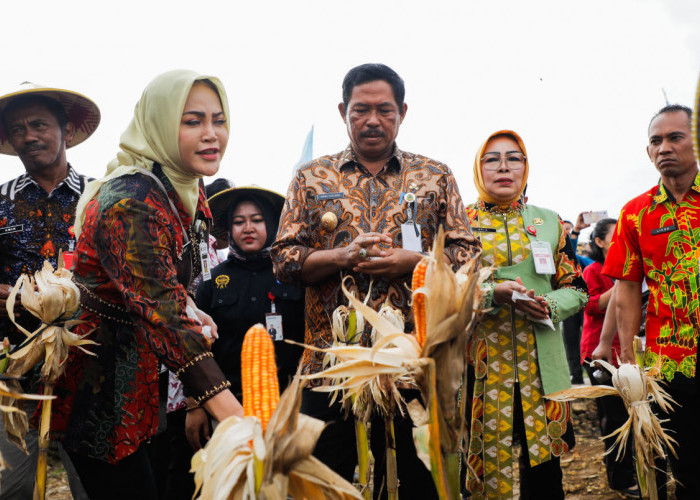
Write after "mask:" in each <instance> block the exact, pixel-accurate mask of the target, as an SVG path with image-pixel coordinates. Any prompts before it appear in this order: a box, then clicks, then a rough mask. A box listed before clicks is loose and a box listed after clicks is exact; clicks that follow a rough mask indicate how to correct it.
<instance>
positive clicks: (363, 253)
mask: <svg viewBox="0 0 700 500" xmlns="http://www.w3.org/2000/svg"><path fill="white" fill-rule="evenodd" d="M357 255H359V256H360V258H361V259H366V258H367V249H366V248H364V247H362V248H360V251H359V252H358V253H357Z"/></svg>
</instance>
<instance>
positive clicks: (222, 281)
mask: <svg viewBox="0 0 700 500" xmlns="http://www.w3.org/2000/svg"><path fill="white" fill-rule="evenodd" d="M228 282H229V277H228V276H226V275H225V274H220V275H219V276H217V277H216V279H215V280H214V283H216V288H220V289H224V288H226V287H227V286H228Z"/></svg>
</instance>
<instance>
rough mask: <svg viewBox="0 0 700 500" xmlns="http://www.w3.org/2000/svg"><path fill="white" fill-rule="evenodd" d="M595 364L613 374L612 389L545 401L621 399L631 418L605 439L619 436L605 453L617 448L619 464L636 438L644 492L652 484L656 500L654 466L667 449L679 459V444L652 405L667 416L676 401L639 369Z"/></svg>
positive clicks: (571, 391)
mask: <svg viewBox="0 0 700 500" xmlns="http://www.w3.org/2000/svg"><path fill="white" fill-rule="evenodd" d="M596 363H598V364H600V366H602V367H604V368H605V369H606V370H607V371H609V372H610V374H611V375H612V383H613V387H610V386H602V385H597V386H591V387H575V388H571V389H566V390H563V391H559V392H555V393H553V394H549V395H547V396H546V397H547V398H548V399H551V400H554V401H571V400H574V399H578V398H597V397H602V396H610V395H616V396H620V397H621V398H622V401H623V402H624V403H625V407H626V408H627V412H628V413H629V418H628V419H627V421H626V422H625V423H624V424H623V425H622V426H620V427H619V428H618V429H617V430H615V432H613V433H612V434H610V436H604V437H612V436H617V437H616V438H615V443H614V444H613V446H612V447H611V448H610V449H609V450H607V451H606V454H608V453H612V451H613V449H614V447H617V455H616V460H619V458H620V457H621V456H622V455H623V454H624V452H625V446H626V444H627V441H628V439H629V437H630V435H633V436H634V449H635V456H636V457H637V468H638V475H639V476H640V483H642V489H643V490H647V488H646V487H645V486H646V485H645V483H646V481H649V482H650V483H651V484H650V487H649V488H648V490H649V494H650V496H651V497H652V498H656V486H655V483H654V467H655V466H654V462H655V460H656V459H657V458H659V457H665V456H666V452H665V450H664V447H665V448H666V449H668V450H670V451H671V453H673V455H674V456H676V451H675V449H674V446H675V445H676V444H677V443H676V441H675V440H674V439H673V438H672V437H671V436H669V435H668V434H667V433H666V431H665V430H664V428H663V427H662V425H661V424H662V423H663V421H661V420H659V418H658V417H657V416H656V415H655V414H654V412H653V411H652V410H651V406H650V404H651V403H652V402H655V403H656V404H658V405H659V407H660V408H661V409H662V410H663V411H664V412H666V413H668V412H670V411H672V408H671V404H672V403H674V401H673V400H672V399H671V397H670V396H669V395H668V393H667V392H666V391H665V390H664V389H663V388H662V387H661V386H660V385H659V383H658V382H657V381H656V380H654V379H653V378H652V377H650V376H648V374H647V372H646V371H645V370H644V369H643V368H642V367H641V366H639V365H632V364H629V363H623V364H621V365H620V367H619V368H615V367H614V366H613V365H611V364H610V363H608V362H606V361H603V360H597V361H596ZM640 467H641V468H642V470H640Z"/></svg>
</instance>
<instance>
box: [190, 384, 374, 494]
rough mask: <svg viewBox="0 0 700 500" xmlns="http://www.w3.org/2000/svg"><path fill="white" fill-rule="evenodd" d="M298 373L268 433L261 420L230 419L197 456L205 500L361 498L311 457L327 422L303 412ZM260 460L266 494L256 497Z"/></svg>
mask: <svg viewBox="0 0 700 500" xmlns="http://www.w3.org/2000/svg"><path fill="white" fill-rule="evenodd" d="M300 405H301V385H300V377H299V375H298V374H297V376H296V377H294V380H293V381H292V383H291V384H290V385H289V387H288V388H287V389H286V390H285V391H284V393H283V394H282V396H281V397H280V402H279V405H278V406H277V409H276V410H275V412H274V414H273V415H272V418H271V419H270V421H269V423H268V425H267V428H266V430H265V433H264V434H263V432H262V426H261V424H260V421H259V420H258V419H257V418H256V417H246V418H243V419H241V418H239V417H229V418H228V419H226V420H224V421H223V422H221V424H219V426H218V427H217V428H216V430H215V431H214V434H213V435H212V438H211V440H210V441H209V442H208V443H207V445H206V446H205V447H204V448H202V449H201V450H199V451H198V452H197V453H195V455H194V457H192V471H193V472H194V474H195V484H196V492H195V495H198V498H201V499H217V500H218V499H230V500H239V499H254V498H263V499H267V500H278V499H279V500H286V499H287V498H288V497H291V498H308V499H310V500H316V499H318V500H322V499H326V498H328V499H338V500H345V499H351V498H352V499H359V500H362V497H361V496H360V494H359V493H358V492H357V490H356V489H355V488H353V486H352V485H351V484H350V483H348V482H347V481H345V480H344V479H343V478H341V477H340V476H338V475H337V474H336V473H335V472H333V471H332V470H331V469H329V468H328V467H327V466H326V465H324V464H323V463H321V462H320V461H318V460H317V459H316V458H314V457H313V456H311V452H312V451H313V449H314V447H315V446H316V441H318V437H319V436H320V435H321V432H322V431H323V428H324V423H323V422H322V421H320V420H317V419H315V418H311V417H309V416H307V415H303V414H300V413H299V407H300ZM256 458H257V462H258V463H262V471H263V472H262V485H261V486H260V494H259V496H256V494H255V490H256V488H255V475H256V472H255V467H256Z"/></svg>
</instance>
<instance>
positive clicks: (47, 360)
mask: <svg viewBox="0 0 700 500" xmlns="http://www.w3.org/2000/svg"><path fill="white" fill-rule="evenodd" d="M72 276H73V273H71V272H70V271H69V270H67V269H65V267H64V265H63V255H62V254H59V257H58V268H57V269H56V270H55V271H54V269H53V266H51V264H50V263H49V262H48V261H44V267H43V268H42V269H41V271H39V272H36V273H35V274H34V276H33V277H29V276H27V275H26V274H22V275H21V276H20V277H19V279H18V280H17V283H16V284H15V286H14V287H13V288H12V292H10V296H9V297H8V299H7V312H8V315H9V317H10V320H11V321H12V322H13V323H14V324H15V326H16V327H17V328H18V329H19V331H21V332H22V333H24V334H25V335H26V336H27V339H26V340H25V341H24V343H23V344H22V346H21V347H20V349H19V350H18V351H16V352H14V353H12V354H9V355H8V357H9V358H10V359H11V363H10V366H9V367H8V369H7V374H8V375H10V376H14V377H19V376H21V375H24V374H25V373H27V372H28V371H29V370H31V369H32V368H33V367H34V366H35V365H36V364H37V363H40V362H42V361H43V363H44V364H43V366H42V367H41V376H40V378H41V381H42V382H43V383H44V395H46V396H50V395H51V394H52V393H53V384H54V382H55V381H56V379H57V378H58V377H59V376H60V375H61V373H63V370H64V368H65V362H66V360H67V359H68V352H69V350H70V348H71V347H77V348H78V349H81V350H83V351H84V352H86V353H88V354H92V353H90V352H89V351H86V350H85V349H84V348H83V347H82V346H84V345H87V344H95V342H93V341H92V340H87V339H85V338H83V337H81V336H79V335H76V334H74V333H72V332H71V331H70V328H72V327H74V326H75V325H78V324H80V323H81V321H79V320H71V318H72V317H73V316H74V315H75V313H76V311H77V309H78V306H79V305H80V292H79V291H78V287H77V286H75V284H74V283H73V281H72ZM18 294H20V297H21V299H22V306H24V308H25V309H27V310H28V311H29V312H30V313H32V315H34V316H36V317H37V318H39V320H40V321H41V325H40V326H39V328H37V330H36V331H34V332H33V333H29V331H27V330H26V329H25V328H24V327H22V326H21V325H19V324H18V323H17V322H16V321H15V319H14V306H15V302H16V299H17V295H18ZM25 344H26V345H25ZM14 402H15V400H14V399H9V400H8V399H6V398H5V397H1V398H0V404H4V405H7V406H11V405H13V404H15V403H14ZM18 415H20V416H19V417H18V418H17V419H15V413H3V419H4V423H5V430H6V431H7V433H8V436H11V439H13V440H17V441H19V442H20V446H21V447H22V448H25V449H26V447H25V445H24V436H25V434H26V432H27V427H28V426H27V421H26V415H25V416H21V415H22V414H18ZM50 421H51V401H50V400H49V401H47V402H45V403H44V404H43V405H42V409H41V424H40V428H39V459H38V464H37V476H36V483H35V498H39V499H43V498H44V495H45V493H46V467H47V456H48V447H49V427H50Z"/></svg>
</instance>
